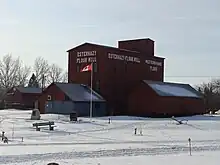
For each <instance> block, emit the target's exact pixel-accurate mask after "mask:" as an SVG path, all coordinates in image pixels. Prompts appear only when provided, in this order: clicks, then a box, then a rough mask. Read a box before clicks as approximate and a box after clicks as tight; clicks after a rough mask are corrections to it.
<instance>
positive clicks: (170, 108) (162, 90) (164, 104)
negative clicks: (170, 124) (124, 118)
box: [128, 80, 206, 117]
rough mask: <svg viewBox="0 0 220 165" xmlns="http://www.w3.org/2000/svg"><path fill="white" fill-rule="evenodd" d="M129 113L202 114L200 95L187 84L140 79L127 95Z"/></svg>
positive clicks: (203, 108) (136, 114) (203, 111)
mask: <svg viewBox="0 0 220 165" xmlns="http://www.w3.org/2000/svg"><path fill="white" fill-rule="evenodd" d="M128 111H129V114H130V115H135V116H150V117H170V116H190V115H196V114H204V113H205V112H206V111H205V104H204V100H203V97H202V95H201V94H200V93H199V92H198V91H196V90H195V89H194V88H193V87H191V86H190V85H189V84H179V83H168V82H157V81H147V80H144V81H141V82H140V83H139V85H138V86H136V88H135V89H134V90H133V91H132V92H131V93H130V95H129V97H128Z"/></svg>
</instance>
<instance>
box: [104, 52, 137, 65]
mask: <svg viewBox="0 0 220 165" xmlns="http://www.w3.org/2000/svg"><path fill="white" fill-rule="evenodd" d="M108 58H109V59H113V60H121V61H128V62H129V61H130V62H135V63H140V62H141V60H140V58H138V57H132V56H124V55H119V54H113V53H108Z"/></svg>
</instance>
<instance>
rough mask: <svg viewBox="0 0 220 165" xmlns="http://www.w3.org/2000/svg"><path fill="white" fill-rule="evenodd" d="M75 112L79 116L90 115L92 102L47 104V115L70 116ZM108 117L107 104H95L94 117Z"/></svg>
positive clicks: (56, 102)
mask: <svg viewBox="0 0 220 165" xmlns="http://www.w3.org/2000/svg"><path fill="white" fill-rule="evenodd" d="M73 111H76V112H77V113H78V116H89V115H90V102H74V103H73V102H71V101H47V102H46V104H45V113H53V114H70V113H72V112H73ZM104 115H106V104H105V103H102V102H97V103H95V102H94V103H93V116H94V117H97V116H104Z"/></svg>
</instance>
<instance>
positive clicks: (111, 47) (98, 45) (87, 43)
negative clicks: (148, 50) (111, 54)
mask: <svg viewBox="0 0 220 165" xmlns="http://www.w3.org/2000/svg"><path fill="white" fill-rule="evenodd" d="M84 45H92V46H97V47H103V48H109V49H117V50H122V51H126V52H132V53H140V52H137V51H133V50H127V49H120V48H117V47H113V46H106V45H100V44H94V43H89V42H85V43H83V44H81V45H78V46H76V47H74V48H72V49H69V50H67V52H70V51H72V50H74V49H76V48H78V47H81V46H84Z"/></svg>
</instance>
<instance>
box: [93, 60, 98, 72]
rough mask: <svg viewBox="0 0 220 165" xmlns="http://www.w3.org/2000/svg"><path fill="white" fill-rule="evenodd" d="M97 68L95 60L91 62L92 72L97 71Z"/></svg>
mask: <svg viewBox="0 0 220 165" xmlns="http://www.w3.org/2000/svg"><path fill="white" fill-rule="evenodd" d="M97 70H98V69H97V63H96V62H95V63H93V71H94V72H97Z"/></svg>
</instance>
